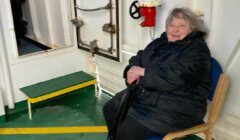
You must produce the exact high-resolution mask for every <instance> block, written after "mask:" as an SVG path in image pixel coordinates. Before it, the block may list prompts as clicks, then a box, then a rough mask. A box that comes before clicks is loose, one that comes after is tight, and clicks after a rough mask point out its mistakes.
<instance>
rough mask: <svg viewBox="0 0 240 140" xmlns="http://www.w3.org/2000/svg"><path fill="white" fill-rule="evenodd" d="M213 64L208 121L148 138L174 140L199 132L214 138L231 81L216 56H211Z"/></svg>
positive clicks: (208, 138)
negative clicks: (215, 126) (213, 134)
mask: <svg viewBox="0 0 240 140" xmlns="http://www.w3.org/2000/svg"><path fill="white" fill-rule="evenodd" d="M211 66H212V70H211V82H212V91H211V94H210V96H209V97H208V99H209V100H210V101H212V103H211V107H210V109H209V111H208V113H207V115H208V119H207V122H206V123H204V124H200V125H197V126H194V127H191V128H188V129H185V130H180V131H176V132H171V133H168V134H167V135H165V136H158V137H151V138H148V139H147V140H173V139H176V138H180V139H181V138H183V139H185V138H187V137H188V136H189V135H191V136H192V135H193V134H197V133H204V134H205V139H206V140H212V129H213V126H214V124H215V122H216V120H217V117H218V114H219V112H220V110H221V108H222V104H223V101H224V97H225V95H226V92H227V88H228V83H229V81H228V78H227V76H226V75H225V74H223V71H222V68H221V66H220V64H219V63H218V62H217V61H216V60H215V59H214V58H211Z"/></svg>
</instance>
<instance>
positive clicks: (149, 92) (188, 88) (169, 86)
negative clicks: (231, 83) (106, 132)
mask: <svg viewBox="0 0 240 140" xmlns="http://www.w3.org/2000/svg"><path fill="white" fill-rule="evenodd" d="M203 36H204V34H203V33H202V32H198V31H194V32H192V33H190V34H189V35H188V36H187V37H185V38H184V39H183V40H180V41H176V42H168V40H167V36H166V33H163V34H162V35H161V37H160V38H157V39H155V40H154V41H152V42H151V43H150V44H149V45H148V46H147V47H146V48H145V49H144V50H141V51H139V52H138V53H137V55H136V56H133V57H132V58H131V59H130V60H129V65H128V66H127V67H126V69H125V71H124V78H126V73H127V71H128V69H129V68H130V67H131V66H140V67H142V68H145V76H143V77H141V78H140V82H139V84H138V89H137V91H136V93H134V94H135V97H134V100H133V103H132V105H131V107H130V108H129V111H128V114H127V115H128V116H130V117H132V118H134V119H135V120H137V121H138V122H139V123H141V124H142V125H143V126H145V127H147V128H148V129H150V130H152V131H154V132H158V133H160V134H166V133H168V132H171V131H175V130H179V129H183V128H188V127H191V126H193V125H196V124H201V123H203V117H204V115H205V112H206V101H207V97H208V96H209V94H210V90H211V83H210V69H211V68H210V51H209V49H208V46H207V44H206V42H205V41H204V38H203Z"/></svg>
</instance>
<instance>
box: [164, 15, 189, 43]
mask: <svg viewBox="0 0 240 140" xmlns="http://www.w3.org/2000/svg"><path fill="white" fill-rule="evenodd" d="M191 32H192V30H191V25H190V23H189V21H188V20H185V19H180V18H175V17H174V18H173V20H172V22H170V24H169V25H167V37H168V41H170V42H174V41H177V40H182V39H183V38H184V37H186V36H187V35H188V34H189V33H191Z"/></svg>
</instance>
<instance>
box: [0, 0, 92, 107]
mask: <svg viewBox="0 0 240 140" xmlns="http://www.w3.org/2000/svg"><path fill="white" fill-rule="evenodd" d="M9 2H10V1H9V0H1V5H0V6H1V8H0V15H1V16H0V19H1V20H0V21H1V26H0V27H1V30H2V33H3V36H1V39H2V40H3V42H1V43H3V45H1V47H3V48H4V49H5V50H6V52H4V53H5V54H6V55H7V58H6V63H7V64H5V65H4V66H3V67H4V68H5V67H6V66H8V67H9V70H7V72H9V75H4V76H7V77H8V78H9V79H10V84H11V85H10V86H5V87H9V88H10V89H11V90H12V91H11V92H7V89H6V88H5V89H3V96H4V103H5V105H8V106H9V108H13V107H14V104H13V105H11V104H12V103H15V102H19V101H22V100H25V99H26V96H25V95H24V94H23V93H21V92H20V90H19V88H21V87H24V86H27V85H31V84H34V83H36V82H40V81H44V80H48V79H51V78H54V77H58V76H62V75H65V74H68V73H72V72H76V71H79V70H84V71H89V69H90V68H91V67H90V66H91V65H89V64H88V63H89V62H88V59H89V57H91V54H89V53H86V52H84V51H80V50H79V49H78V48H77V45H76V43H75V44H74V47H68V48H63V49H59V50H51V51H48V52H44V53H37V54H34V55H28V56H21V57H19V56H18V53H17V50H16V49H17V46H16V42H15V34H14V28H13V23H12V17H11V9H10V3H9ZM73 35H74V36H75V33H74V34H73ZM75 42H76V41H75ZM1 51H3V50H2V49H1ZM2 64H3V63H2V62H1V65H2ZM1 82H2V81H1ZM3 83H4V84H6V80H3Z"/></svg>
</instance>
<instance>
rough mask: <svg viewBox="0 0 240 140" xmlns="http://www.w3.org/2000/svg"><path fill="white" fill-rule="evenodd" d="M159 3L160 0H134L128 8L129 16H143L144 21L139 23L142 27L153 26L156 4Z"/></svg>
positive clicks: (135, 17)
mask: <svg viewBox="0 0 240 140" xmlns="http://www.w3.org/2000/svg"><path fill="white" fill-rule="evenodd" d="M158 5H160V0H138V1H134V2H133V3H132V4H131V6H130V9H129V13H130V16H131V17H132V18H134V19H138V18H140V17H141V16H143V17H144V21H143V22H142V23H140V25H141V26H142V27H153V26H155V21H156V19H155V17H156V6H158Z"/></svg>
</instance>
